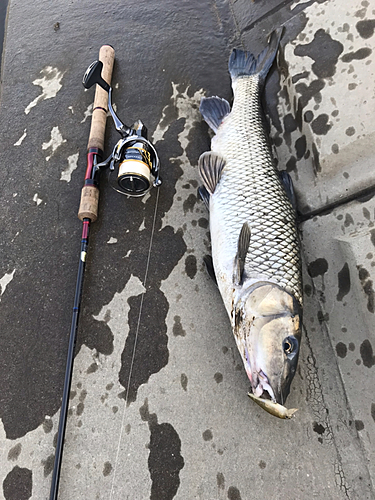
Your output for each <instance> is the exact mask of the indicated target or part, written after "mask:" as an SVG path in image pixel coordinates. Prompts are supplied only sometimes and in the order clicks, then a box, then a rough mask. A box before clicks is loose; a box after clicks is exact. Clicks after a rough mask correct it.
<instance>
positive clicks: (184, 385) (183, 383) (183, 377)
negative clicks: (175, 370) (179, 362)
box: [181, 373, 188, 391]
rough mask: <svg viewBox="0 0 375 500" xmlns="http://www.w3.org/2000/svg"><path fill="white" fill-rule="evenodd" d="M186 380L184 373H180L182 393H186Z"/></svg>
mask: <svg viewBox="0 0 375 500" xmlns="http://www.w3.org/2000/svg"><path fill="white" fill-rule="evenodd" d="M187 385H188V378H187V375H186V374H185V373H181V387H182V388H183V390H184V391H187Z"/></svg>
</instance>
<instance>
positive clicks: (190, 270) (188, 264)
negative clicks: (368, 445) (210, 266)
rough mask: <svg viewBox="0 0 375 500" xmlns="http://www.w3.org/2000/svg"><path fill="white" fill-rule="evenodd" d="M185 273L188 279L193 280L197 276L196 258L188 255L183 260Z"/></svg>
mask: <svg viewBox="0 0 375 500" xmlns="http://www.w3.org/2000/svg"><path fill="white" fill-rule="evenodd" d="M185 272H186V274H187V275H188V276H189V278H190V279H194V278H195V275H196V274H197V258H196V257H195V255H188V256H187V257H186V259H185Z"/></svg>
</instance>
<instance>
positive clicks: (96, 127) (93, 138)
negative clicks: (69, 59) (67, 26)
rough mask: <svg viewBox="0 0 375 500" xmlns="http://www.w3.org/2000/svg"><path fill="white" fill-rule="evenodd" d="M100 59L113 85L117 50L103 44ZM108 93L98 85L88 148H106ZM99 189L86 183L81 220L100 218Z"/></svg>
mask: <svg viewBox="0 0 375 500" xmlns="http://www.w3.org/2000/svg"><path fill="white" fill-rule="evenodd" d="M99 60H100V61H102V63H103V70H102V77H103V79H104V80H105V81H106V82H107V83H108V84H109V85H111V79H112V70H113V63H114V60H115V51H114V50H113V48H112V47H111V46H110V45H103V46H102V47H101V48H100V51H99ZM107 110H108V93H107V92H106V91H105V90H104V89H102V88H101V87H99V85H97V86H96V91H95V99H94V109H93V113H92V120H91V128H90V136H89V142H88V145H87V149H88V150H89V149H90V148H98V149H100V150H101V151H103V150H104V134H105V126H106V122H107ZM98 205H99V189H98V188H97V187H96V186H92V185H85V186H84V187H83V188H82V192H81V202H80V205H79V209H78V218H79V219H80V220H82V221H83V220H84V219H90V220H91V222H95V221H96V219H97V218H98Z"/></svg>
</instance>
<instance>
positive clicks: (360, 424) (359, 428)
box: [354, 420, 365, 431]
mask: <svg viewBox="0 0 375 500" xmlns="http://www.w3.org/2000/svg"><path fill="white" fill-rule="evenodd" d="M354 425H355V428H356V430H357V431H363V429H364V428H365V425H364V423H363V422H362V420H355V421H354Z"/></svg>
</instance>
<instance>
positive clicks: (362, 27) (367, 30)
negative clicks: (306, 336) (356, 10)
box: [355, 19, 375, 40]
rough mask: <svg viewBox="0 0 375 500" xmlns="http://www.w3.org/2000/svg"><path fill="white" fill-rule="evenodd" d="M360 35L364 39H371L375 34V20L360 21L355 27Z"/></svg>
mask: <svg viewBox="0 0 375 500" xmlns="http://www.w3.org/2000/svg"><path fill="white" fill-rule="evenodd" d="M355 27H356V28H357V31H358V33H359V35H360V36H361V37H362V38H364V39H365V40H366V39H367V38H371V37H372V35H373V34H374V29H375V19H365V20H364V21H358V23H357V24H356V25H355Z"/></svg>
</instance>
